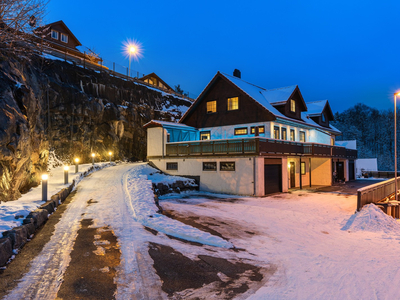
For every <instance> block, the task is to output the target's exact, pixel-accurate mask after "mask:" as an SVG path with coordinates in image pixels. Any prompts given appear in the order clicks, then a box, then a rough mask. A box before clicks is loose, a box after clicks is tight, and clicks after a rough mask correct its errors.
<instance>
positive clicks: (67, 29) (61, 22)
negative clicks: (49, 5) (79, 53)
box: [35, 20, 82, 46]
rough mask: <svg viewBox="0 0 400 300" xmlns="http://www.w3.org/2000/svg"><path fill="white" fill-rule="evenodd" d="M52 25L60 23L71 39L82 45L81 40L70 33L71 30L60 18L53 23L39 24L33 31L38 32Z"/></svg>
mask: <svg viewBox="0 0 400 300" xmlns="http://www.w3.org/2000/svg"><path fill="white" fill-rule="evenodd" d="M54 25H61V26H62V27H64V29H65V30H66V31H67V33H68V35H69V36H70V37H71V38H72V39H73V40H75V42H76V43H77V44H78V46H82V44H81V42H80V41H79V40H78V39H77V38H76V36H75V35H74V34H73V33H72V31H71V30H70V29H69V28H68V26H67V25H65V23H64V22H63V21H62V20H60V21H57V22H53V23H50V24H46V25H44V26H41V27H38V28H36V29H35V32H36V33H38V32H40V31H44V30H45V29H47V28H51V27H52V26H54Z"/></svg>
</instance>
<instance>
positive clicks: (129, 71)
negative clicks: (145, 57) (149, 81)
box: [128, 53, 132, 77]
mask: <svg viewBox="0 0 400 300" xmlns="http://www.w3.org/2000/svg"><path fill="white" fill-rule="evenodd" d="M131 56H132V54H130V53H129V68H128V77H130V76H131Z"/></svg>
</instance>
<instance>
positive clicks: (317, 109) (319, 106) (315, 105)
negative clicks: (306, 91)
mask: <svg viewBox="0 0 400 300" xmlns="http://www.w3.org/2000/svg"><path fill="white" fill-rule="evenodd" d="M327 102H328V100H320V101H313V102H307V103H306V104H307V115H309V116H311V115H320V114H322V111H323V110H324V108H325V105H326V103H327Z"/></svg>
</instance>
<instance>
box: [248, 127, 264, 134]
mask: <svg viewBox="0 0 400 300" xmlns="http://www.w3.org/2000/svg"><path fill="white" fill-rule="evenodd" d="M256 128H257V127H251V134H255V133H256ZM258 133H265V127H264V126H258Z"/></svg>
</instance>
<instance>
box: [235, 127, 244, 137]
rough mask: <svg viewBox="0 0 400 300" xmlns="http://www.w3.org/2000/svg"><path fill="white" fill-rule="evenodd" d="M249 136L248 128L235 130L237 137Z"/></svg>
mask: <svg viewBox="0 0 400 300" xmlns="http://www.w3.org/2000/svg"><path fill="white" fill-rule="evenodd" d="M245 134H247V127H243V128H235V135H245Z"/></svg>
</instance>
